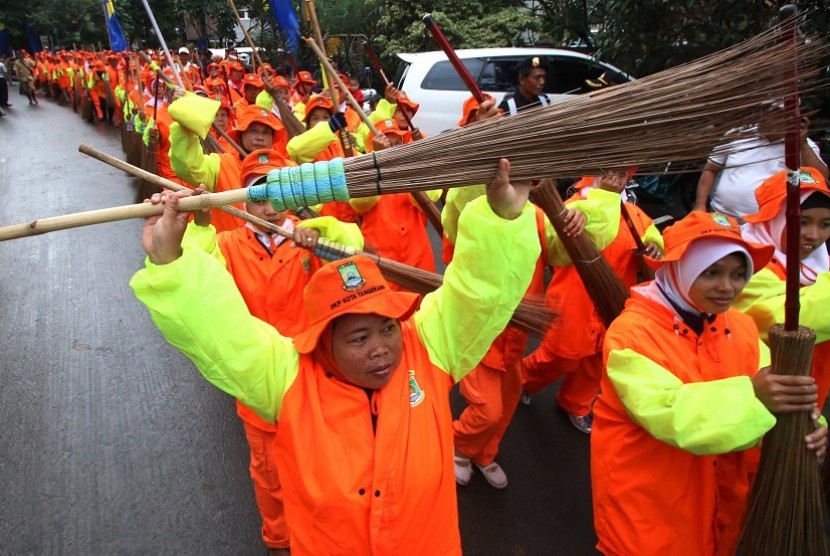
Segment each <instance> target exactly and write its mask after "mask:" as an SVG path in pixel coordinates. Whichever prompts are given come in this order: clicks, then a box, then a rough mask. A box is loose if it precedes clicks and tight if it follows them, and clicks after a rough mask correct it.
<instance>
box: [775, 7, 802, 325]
mask: <svg viewBox="0 0 830 556" xmlns="http://www.w3.org/2000/svg"><path fill="white" fill-rule="evenodd" d="M779 15H780V17H781V19H782V20H789V19H792V25H791V26H786V27H782V28H781V42H784V43H791V44H792V45H794V46H795V45H797V43H798V25H797V24H796V21H795V17H796V16H797V15H798V7H796V6H795V5H793V4H787V5H785V6H782V7H781V10H780V12H779ZM794 50H795V53H794V55H793V61H792V65H791V66H790V67H789V68H788V69H787V71H786V74H785V75H784V79H786V80H787V81H788V82H789V83H790V84H791V86H792V92H791V93H790V94H787V96H785V97H784V112H785V113H786V114H787V116H789V119H790V122H791V123H792V124H794V125H793V126H792V128H791V127H790V126H786V132H785V134H784V161H785V163H786V165H787V200H786V207H787V208H786V210H787V216H786V218H787V237H786V245H787V280H786V286H785V289H786V295H785V297H784V329H785V330H786V331H788V332H794V331H796V330H798V322H799V314H800V312H801V299H800V293H799V289H800V287H801V260H800V259H799V251H800V249H799V244H800V243H801V224H800V221H801V184H800V183H799V177H800V171H801V146H800V137H799V135H800V129H799V122H800V121H801V115H800V113H799V108H798V49H797V48H796V49H794Z"/></svg>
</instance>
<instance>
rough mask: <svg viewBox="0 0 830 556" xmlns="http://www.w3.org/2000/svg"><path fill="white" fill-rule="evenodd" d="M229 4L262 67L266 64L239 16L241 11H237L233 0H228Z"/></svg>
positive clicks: (255, 58) (257, 61)
mask: <svg viewBox="0 0 830 556" xmlns="http://www.w3.org/2000/svg"><path fill="white" fill-rule="evenodd" d="M228 6H229V7H230V9H231V10H232V11H233V16H234V17H235V18H236V22H237V23H238V24H239V28H240V29H242V34H243V35H245V40H246V41H247V42H248V46H250V47H251V55H252V56H253V57H254V62H255V63H256V64H258V65H259V66H260V67H262V66H263V65H264V64H263V63H262V58H260V57H259V52H257V49H256V45H255V44H254V40H253V39H252V38H251V35H249V34H248V30H247V29H245V26H244V25H242V18H241V17H239V12H238V11H236V4H234V3H233V0H228ZM254 69H256V68H254Z"/></svg>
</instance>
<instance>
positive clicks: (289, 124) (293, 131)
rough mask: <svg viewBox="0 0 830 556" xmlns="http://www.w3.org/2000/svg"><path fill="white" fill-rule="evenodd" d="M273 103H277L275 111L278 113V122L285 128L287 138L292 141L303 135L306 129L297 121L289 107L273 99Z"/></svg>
mask: <svg viewBox="0 0 830 556" xmlns="http://www.w3.org/2000/svg"><path fill="white" fill-rule="evenodd" d="M274 101H275V102H276V103H277V109H278V110H279V111H280V120H282V125H283V126H285V131H286V132H287V133H288V138H289V139H292V138H294V137H296V136H298V135H302V134H303V133H305V132H306V127H305V126H304V125H303V124H302V122H301V121H300V120H298V119H297V116H295V115H294V112H293V111H292V110H291V107H290V106H288V105H287V104H285V102H283V101H282V99H279V98H275V99H274Z"/></svg>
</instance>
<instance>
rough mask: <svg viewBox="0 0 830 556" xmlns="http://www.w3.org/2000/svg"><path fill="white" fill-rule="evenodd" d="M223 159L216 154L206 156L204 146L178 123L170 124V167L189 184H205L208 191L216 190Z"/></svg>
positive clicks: (193, 134) (194, 135)
mask: <svg viewBox="0 0 830 556" xmlns="http://www.w3.org/2000/svg"><path fill="white" fill-rule="evenodd" d="M220 161H221V159H220V158H219V155H218V154H216V153H211V154H205V153H204V150H202V144H201V143H200V142H199V138H198V137H197V136H196V134H195V133H192V132H191V131H189V130H188V129H187V128H185V127H184V126H183V125H181V124H179V123H178V122H173V123H172V124H170V165H171V166H172V167H173V171H174V172H175V173H176V175H177V176H179V177H180V178H182V179H183V180H184V181H186V182H187V183H203V184H205V188H207V190H208V191H213V190H214V189H216V179H217V178H218V177H219V164H220Z"/></svg>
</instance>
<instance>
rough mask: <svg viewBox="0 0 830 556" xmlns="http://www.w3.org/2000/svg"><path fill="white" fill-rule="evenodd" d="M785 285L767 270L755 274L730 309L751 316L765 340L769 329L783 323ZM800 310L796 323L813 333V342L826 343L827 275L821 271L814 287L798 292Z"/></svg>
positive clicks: (829, 315) (829, 322) (829, 318)
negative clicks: (814, 340) (810, 329)
mask: <svg viewBox="0 0 830 556" xmlns="http://www.w3.org/2000/svg"><path fill="white" fill-rule="evenodd" d="M786 289H787V283H786V282H785V281H784V280H782V279H780V278H779V277H778V276H777V275H776V274H775V273H774V272H773V271H772V270H769V269H767V268H764V269H761V270H760V271H757V272H756V273H755V274H754V275H753V276H752V278H750V279H749V282H748V283H747V285H746V287H744V289H743V291H742V292H741V294H740V295H739V296H738V299H737V301H736V302H735V304H734V305H733V307H734V308H735V309H737V310H739V311H740V312H742V313H744V314H746V315H749V316H750V317H752V320H754V321H755V324H756V325H757V326H758V331H759V332H760V333H761V338H763V340H764V341H765V342H766V341H768V339H767V338H768V333H769V329H770V328H771V327H772V325H773V324H776V323H783V322H784V301H785V299H786V297H787V294H786ZM798 295H799V299H800V302H801V309H800V310H799V313H798V320H799V322H800V323H801V324H802V325H804V326H808V327H810V328H812V329H813V330H815V332H816V343H817V344H819V343H821V342H825V341H827V340H830V311H828V307H830V305H828V302H830V272H822V273H821V274H819V275H818V278H816V282H815V284H812V285H810V286H804V287H802V288H801V289H800V290H799V294H798Z"/></svg>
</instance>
